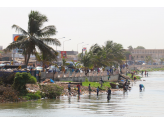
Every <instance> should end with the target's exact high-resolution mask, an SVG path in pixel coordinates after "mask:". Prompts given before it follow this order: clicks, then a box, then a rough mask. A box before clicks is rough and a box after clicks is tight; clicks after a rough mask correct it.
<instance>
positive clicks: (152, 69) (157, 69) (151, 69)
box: [141, 68, 164, 72]
mask: <svg viewBox="0 0 164 123" xmlns="http://www.w3.org/2000/svg"><path fill="white" fill-rule="evenodd" d="M161 70H164V68H148V69H144V70H141V71H149V72H150V71H161Z"/></svg>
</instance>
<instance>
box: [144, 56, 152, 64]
mask: <svg viewBox="0 0 164 123" xmlns="http://www.w3.org/2000/svg"><path fill="white" fill-rule="evenodd" d="M145 61H146V63H147V64H148V63H149V62H151V63H153V59H152V57H151V56H148V57H146V58H145Z"/></svg>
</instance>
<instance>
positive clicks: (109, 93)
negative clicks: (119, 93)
mask: <svg viewBox="0 0 164 123" xmlns="http://www.w3.org/2000/svg"><path fill="white" fill-rule="evenodd" d="M107 93H108V96H107V99H108V100H110V96H111V90H110V88H108V92H107Z"/></svg>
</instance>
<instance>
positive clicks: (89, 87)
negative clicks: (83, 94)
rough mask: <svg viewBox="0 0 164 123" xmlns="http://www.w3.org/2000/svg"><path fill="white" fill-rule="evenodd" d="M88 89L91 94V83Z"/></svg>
mask: <svg viewBox="0 0 164 123" xmlns="http://www.w3.org/2000/svg"><path fill="white" fill-rule="evenodd" d="M88 89H89V94H91V86H90V84H89V86H88Z"/></svg>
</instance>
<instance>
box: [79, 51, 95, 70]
mask: <svg viewBox="0 0 164 123" xmlns="http://www.w3.org/2000/svg"><path fill="white" fill-rule="evenodd" d="M79 56H81V61H80V62H81V63H82V64H83V66H84V70H85V71H86V70H87V69H88V68H89V69H92V68H93V63H92V54H91V52H87V51H85V54H84V55H83V56H82V55H79Z"/></svg>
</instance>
